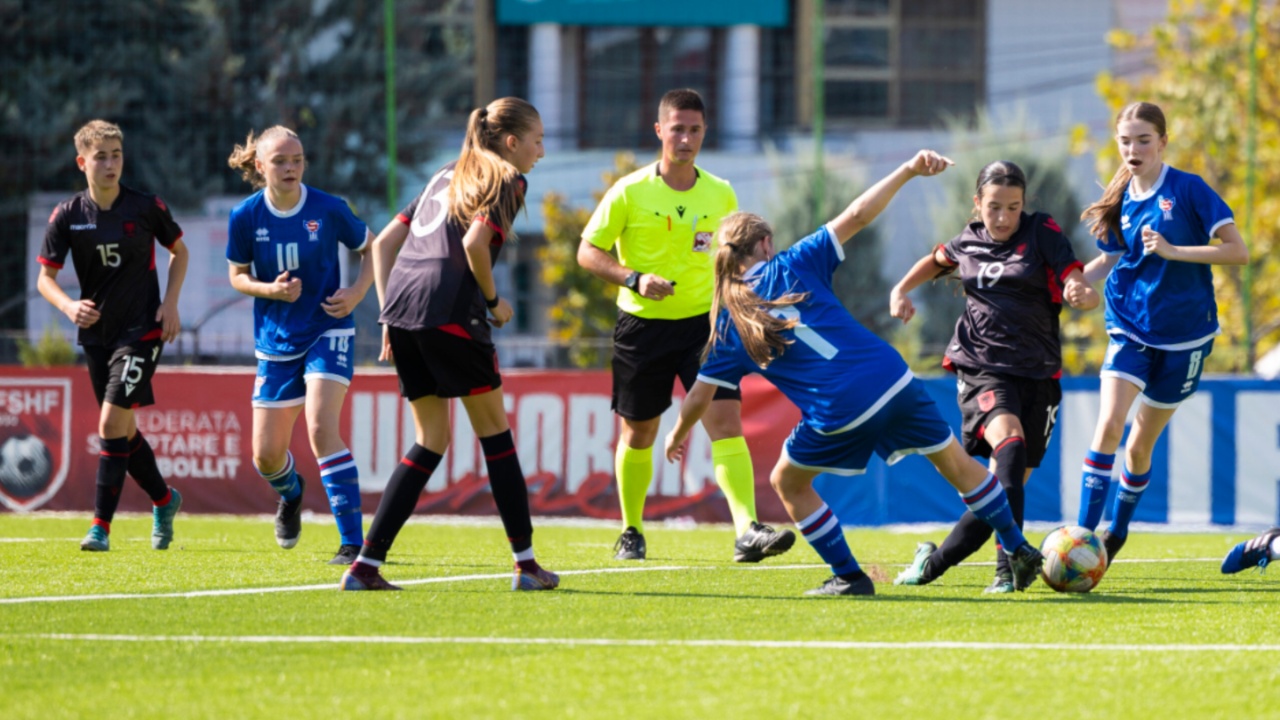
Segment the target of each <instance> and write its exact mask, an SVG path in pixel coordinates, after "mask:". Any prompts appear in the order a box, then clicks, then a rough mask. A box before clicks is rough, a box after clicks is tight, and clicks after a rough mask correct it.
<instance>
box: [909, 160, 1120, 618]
mask: <svg viewBox="0 0 1280 720" xmlns="http://www.w3.org/2000/svg"><path fill="white" fill-rule="evenodd" d="M1026 190H1027V178H1026V175H1025V174H1023V172H1022V168H1020V167H1018V166H1017V165H1015V164H1014V163H1011V162H1008V161H1003V160H997V161H996V162H993V163H990V164H988V165H987V166H986V167H984V168H982V172H980V173H979V174H978V182H977V192H976V194H975V195H974V196H973V204H974V210H975V213H976V215H977V218H978V219H977V221H975V222H971V223H969V224H968V226H966V227H965V229H964V231H963V232H961V233H960V234H959V235H957V236H956V237H954V238H952V239H951V241H949V242H946V243H943V244H941V245H939V246H938V247H936V248H934V249H933V250H932V251H930V252H929V254H928V255H926V256H924V257H922V258H920V260H919V261H917V262H916V264H915V265H914V266H912V268H911V270H909V271H908V272H907V274H906V276H905V277H903V278H902V280H900V281H899V282H898V284H897V285H896V286H895V287H894V288H893V292H892V293H890V296H889V312H890V314H892V315H893V316H894V317H896V318H901V319H902V321H903V322H904V323H905V322H908V321H910V320H911V318H912V316H914V315H915V306H914V305H912V303H911V298H910V297H908V293H910V292H911V290H913V289H914V288H916V287H918V286H919V285H921V284H922V283H924V282H926V281H928V280H933V279H934V278H937V277H941V276H943V275H946V274H948V273H951V272H956V273H957V275H958V277H959V279H960V281H961V283H963V285H964V294H965V297H966V298H967V299H966V301H965V307H964V313H963V314H961V316H960V319H959V320H958V321H957V322H956V331H955V335H954V336H953V337H952V339H951V341H950V342H949V343H947V351H946V354H945V356H944V357H943V359H942V365H943V367H945V368H946V369H947V370H949V371H951V372H953V373H955V375H956V384H957V386H958V392H957V395H958V398H957V399H958V400H959V402H960V414H961V417H962V419H963V422H962V425H963V428H964V432H963V433H962V440H963V442H964V447H965V451H966V452H968V453H969V454H970V455H974V456H976V457H987V458H991V463H990V467H991V471H992V472H993V473H995V476H996V479H998V480H999V481H1000V485H1001V486H1002V487H1003V488H1004V491H1005V493H1006V494H1007V495H1008V496H1009V507H1010V508H1011V509H1012V510H1013V519H1014V520H1016V521H1017V522H1018V525H1019V526H1021V525H1022V513H1023V497H1024V496H1023V485H1024V484H1025V483H1026V482H1027V480H1028V479H1030V477H1031V471H1032V470H1033V469H1034V468H1038V467H1040V461H1041V460H1042V459H1043V458H1044V453H1045V448H1046V446H1047V445H1048V444H1049V437H1050V436H1051V435H1052V434H1053V427H1054V425H1055V424H1056V422H1057V418H1058V405H1059V403H1060V402H1061V401H1062V385H1061V383H1060V382H1059V380H1058V378H1059V376H1061V374H1062V344H1061V341H1060V340H1059V337H1058V325H1059V323H1058V316H1059V315H1060V314H1061V313H1062V303H1063V301H1064V300H1065V301H1066V302H1068V303H1070V304H1071V305H1072V306H1073V307H1075V308H1077V309H1081V310H1089V309H1092V308H1094V307H1097V305H1098V302H1099V297H1098V293H1097V292H1096V291H1095V290H1094V289H1093V288H1091V287H1089V285H1088V284H1087V283H1085V282H1084V273H1083V270H1084V266H1083V265H1081V264H1080V262H1079V261H1078V260H1076V256H1075V253H1074V252H1072V250H1071V241H1070V240H1068V239H1067V237H1066V236H1065V235H1063V234H1062V229H1061V228H1060V227H1058V224H1057V223H1056V222H1054V220H1053V218H1052V217H1049V216H1048V215H1046V214H1044V213H1027V212H1026V211H1025V209H1024V203H1025V201H1026ZM990 538H991V528H990V526H988V525H987V524H985V523H983V522H982V521H980V520H978V518H976V517H974V516H973V514H972V513H965V514H964V515H963V516H961V518H960V521H959V522H957V523H956V525H955V527H953V528H952V529H951V532H950V533H949V534H948V535H947V537H946V539H945V540H943V541H942V545H941V547H939V546H938V545H935V544H933V543H932V542H927V541H926V542H922V543H920V545H919V547H918V548H917V549H916V557H915V560H914V561H913V562H912V563H911V565H909V566H908V567H907V568H906V569H905V570H903V571H902V573H901V574H899V575H898V577H897V578H896V579H894V581H893V582H894V584H895V585H928V584H929V583H931V582H933V581H934V580H936V579H938V578H939V577H942V575H943V574H944V573H946V571H947V570H948V569H950V568H952V567H954V566H955V565H957V564H959V563H960V562H961V561H963V560H964V559H965V558H968V557H969V556H970V555H972V554H973V553H975V552H977V551H978V549H979V548H981V547H982V546H983V545H984V544H986V542H987V540H989V539H990ZM1013 591H1014V587H1013V573H1012V572H1011V571H1010V570H1009V558H1008V554H1007V553H1005V552H1004V550H1003V548H1000V547H997V549H996V579H995V582H993V583H992V584H991V586H990V587H988V588H987V590H986V592H989V593H1006V592H1013Z"/></svg>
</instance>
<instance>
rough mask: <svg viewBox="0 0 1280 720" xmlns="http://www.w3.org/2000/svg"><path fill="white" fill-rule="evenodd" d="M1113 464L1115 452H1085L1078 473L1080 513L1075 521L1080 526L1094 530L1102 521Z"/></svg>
mask: <svg viewBox="0 0 1280 720" xmlns="http://www.w3.org/2000/svg"><path fill="white" fill-rule="evenodd" d="M1115 464H1116V455H1115V453H1111V454H1107V453H1100V452H1096V451H1094V450H1090V451H1089V452H1088V453H1086V454H1085V456H1084V467H1083V468H1082V470H1081V475H1080V513H1079V515H1078V516H1077V523H1076V524H1077V525H1079V526H1080V527H1082V528H1088V529H1089V530H1094V529H1096V528H1097V527H1098V523H1099V522H1102V510H1103V508H1104V507H1106V502H1107V491H1108V490H1110V489H1111V468H1112V467H1114V466H1115Z"/></svg>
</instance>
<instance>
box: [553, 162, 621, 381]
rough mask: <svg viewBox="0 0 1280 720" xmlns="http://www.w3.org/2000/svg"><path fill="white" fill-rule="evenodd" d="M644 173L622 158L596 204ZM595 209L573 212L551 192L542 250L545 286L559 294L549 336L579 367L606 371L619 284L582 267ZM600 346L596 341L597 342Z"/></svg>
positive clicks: (607, 176)
mask: <svg viewBox="0 0 1280 720" xmlns="http://www.w3.org/2000/svg"><path fill="white" fill-rule="evenodd" d="M637 168H638V166H637V165H636V158H635V156H634V155H632V154H631V153H619V154H618V156H617V157H616V158H614V167H613V169H612V170H610V171H608V172H606V173H604V174H603V175H602V178H601V179H602V180H603V186H602V187H601V188H600V189H599V190H597V191H596V192H594V193H592V197H593V198H594V199H595V201H596V203H599V202H600V198H602V197H604V194H605V192H606V191H607V190H608V189H609V188H610V187H612V186H613V184H614V183H615V182H617V181H618V180H619V179H620V178H622V177H624V176H626V175H629V174H631V173H632V172H633V171H635V170H636V169H637ZM594 209H595V208H594V207H591V208H575V207H570V206H569V204H568V202H567V201H566V199H565V197H564V196H563V195H560V194H559V193H554V192H551V193H547V194H546V196H545V197H543V200H542V217H543V233H544V234H545V235H546V238H547V242H546V245H544V246H542V247H540V248H538V262H539V264H540V265H541V266H542V282H544V283H546V285H547V286H548V287H550V288H551V289H552V291H553V293H554V294H555V298H556V301H555V303H554V304H553V305H552V306H551V308H550V310H549V311H548V312H549V314H550V318H549V319H550V321H551V322H550V330H549V334H550V337H551V339H552V340H554V341H556V342H557V343H559V344H560V346H561V347H564V348H566V350H567V352H568V356H569V361H570V362H572V363H573V364H574V365H575V366H576V367H583V368H586V367H603V366H606V365H607V363H608V360H609V352H610V351H609V344H608V342H607V341H608V339H609V338H611V337H612V336H613V325H614V322H615V321H616V320H617V314H618V313H617V310H616V306H615V303H616V301H617V297H618V288H617V286H616V285H613V284H611V283H607V282H604V281H602V280H600V279H599V278H597V277H596V276H595V275H592V274H591V273H589V272H587V271H586V270H584V269H583V268H582V266H580V265H578V244H579V242H580V241H581V239H582V230H583V228H585V227H586V226H587V222H588V221H589V220H590V219H591V213H592V211H593V210H594ZM593 341H594V342H593Z"/></svg>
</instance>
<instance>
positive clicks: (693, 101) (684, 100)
mask: <svg viewBox="0 0 1280 720" xmlns="http://www.w3.org/2000/svg"><path fill="white" fill-rule="evenodd" d="M672 110H697V111H698V112H699V113H701V115H702V119H703V120H704V121H705V120H706V119H707V108H706V106H705V105H703V104H702V96H701V95H699V94H698V91H697V90H693V89H690V88H681V89H679V90H668V91H667V92H666V94H665V95H663V96H662V102H660V103H658V122H662V118H664V117H666V116H667V113H669V112H671V111H672Z"/></svg>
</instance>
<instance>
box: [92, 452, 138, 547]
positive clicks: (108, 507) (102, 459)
mask: <svg viewBox="0 0 1280 720" xmlns="http://www.w3.org/2000/svg"><path fill="white" fill-rule="evenodd" d="M98 441H99V442H100V443H101V447H102V449H101V450H100V451H99V452H98V487H97V496H96V498H95V499H94V503H93V517H94V519H95V520H100V521H101V522H102V523H106V524H107V525H108V526H110V524H111V520H112V519H113V518H114V517H115V516H116V507H117V506H119V505H120V490H121V489H122V488H123V487H124V474H125V470H126V469H127V468H128V465H129V440H128V438H122V437H121V438H111V439H110V440H108V439H107V438H98ZM99 524H101V523H99Z"/></svg>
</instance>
